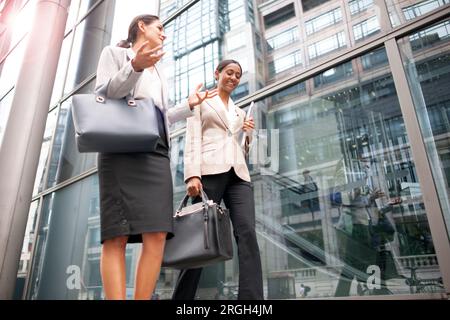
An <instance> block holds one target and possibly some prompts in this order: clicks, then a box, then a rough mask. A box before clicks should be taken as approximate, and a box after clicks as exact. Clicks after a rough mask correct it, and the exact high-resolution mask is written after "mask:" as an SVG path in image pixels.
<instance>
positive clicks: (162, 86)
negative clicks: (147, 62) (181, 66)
mask: <svg viewBox="0 0 450 320" xmlns="http://www.w3.org/2000/svg"><path fill="white" fill-rule="evenodd" d="M155 71H156V73H157V74H158V77H159V81H160V82H161V101H162V104H163V106H162V108H163V110H167V109H168V106H167V104H168V100H166V97H165V96H164V92H169V91H165V90H166V87H167V81H166V78H165V77H164V74H163V73H162V72H159V66H156V65H155Z"/></svg>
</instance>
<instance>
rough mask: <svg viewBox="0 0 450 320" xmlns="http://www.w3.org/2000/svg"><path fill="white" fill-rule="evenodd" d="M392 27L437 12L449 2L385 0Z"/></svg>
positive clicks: (449, 0)
mask: <svg viewBox="0 0 450 320" xmlns="http://www.w3.org/2000/svg"><path fill="white" fill-rule="evenodd" d="M385 2H386V5H387V8H388V11H389V17H390V19H391V24H392V26H393V27H396V26H399V25H401V24H404V23H406V22H408V21H410V20H413V19H416V18H418V17H420V16H423V15H424V14H427V13H429V12H432V11H437V10H439V8H441V7H443V6H446V5H448V4H449V3H450V0H414V1H402V0H385Z"/></svg>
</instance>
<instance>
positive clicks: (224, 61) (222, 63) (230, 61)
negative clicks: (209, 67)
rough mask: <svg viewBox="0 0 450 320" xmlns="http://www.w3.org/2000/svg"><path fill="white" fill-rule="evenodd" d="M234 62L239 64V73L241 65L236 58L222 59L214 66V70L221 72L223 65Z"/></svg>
mask: <svg viewBox="0 0 450 320" xmlns="http://www.w3.org/2000/svg"><path fill="white" fill-rule="evenodd" d="M232 63H235V64H237V65H238V66H239V69H241V73H242V67H241V64H240V63H239V62H237V61H236V60H233V59H227V60H222V61H221V62H220V63H219V65H218V66H217V68H216V71H219V73H220V72H222V70H223V69H225V67H226V66H227V65H229V64H232Z"/></svg>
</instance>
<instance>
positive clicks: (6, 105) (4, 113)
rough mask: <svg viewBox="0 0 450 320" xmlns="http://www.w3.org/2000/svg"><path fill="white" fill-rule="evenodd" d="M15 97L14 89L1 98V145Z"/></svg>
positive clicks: (0, 144)
mask: <svg viewBox="0 0 450 320" xmlns="http://www.w3.org/2000/svg"><path fill="white" fill-rule="evenodd" d="M13 98H14V89H13V90H11V91H10V92H9V93H8V94H7V95H6V96H5V97H4V98H3V99H2V100H0V147H1V146H2V141H3V135H4V134H5V128H6V123H7V122H8V117H9V112H10V110H11V105H12V100H13Z"/></svg>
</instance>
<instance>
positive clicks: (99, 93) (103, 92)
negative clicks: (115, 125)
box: [95, 79, 136, 107]
mask: <svg viewBox="0 0 450 320" xmlns="http://www.w3.org/2000/svg"><path fill="white" fill-rule="evenodd" d="M110 82H111V79H109V81H108V82H107V83H105V84H104V85H102V86H101V87H100V88H98V89H97V90H96V91H95V101H97V102H98V103H106V97H107V93H108V88H109V84H110ZM125 99H126V100H127V103H128V105H129V106H130V107H135V106H136V100H134V97H133V95H131V93H129V94H128V95H127V96H126V97H125Z"/></svg>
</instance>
